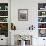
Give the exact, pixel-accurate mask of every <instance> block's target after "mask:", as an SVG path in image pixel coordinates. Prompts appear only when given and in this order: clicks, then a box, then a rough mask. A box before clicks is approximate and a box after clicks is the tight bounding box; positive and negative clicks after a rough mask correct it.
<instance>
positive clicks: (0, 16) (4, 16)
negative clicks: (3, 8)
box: [0, 16, 8, 17]
mask: <svg viewBox="0 0 46 46" xmlns="http://www.w3.org/2000/svg"><path fill="white" fill-rule="evenodd" d="M0 17H8V16H0Z"/></svg>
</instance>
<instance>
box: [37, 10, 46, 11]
mask: <svg viewBox="0 0 46 46" xmlns="http://www.w3.org/2000/svg"><path fill="white" fill-rule="evenodd" d="M38 11H46V10H38Z"/></svg>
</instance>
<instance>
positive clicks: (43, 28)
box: [38, 28, 46, 29]
mask: <svg viewBox="0 0 46 46" xmlns="http://www.w3.org/2000/svg"><path fill="white" fill-rule="evenodd" d="M38 29H46V28H38Z"/></svg>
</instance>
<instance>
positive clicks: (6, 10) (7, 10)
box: [0, 10, 8, 11]
mask: <svg viewBox="0 0 46 46" xmlns="http://www.w3.org/2000/svg"><path fill="white" fill-rule="evenodd" d="M0 11H8V10H0Z"/></svg>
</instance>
